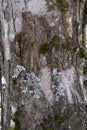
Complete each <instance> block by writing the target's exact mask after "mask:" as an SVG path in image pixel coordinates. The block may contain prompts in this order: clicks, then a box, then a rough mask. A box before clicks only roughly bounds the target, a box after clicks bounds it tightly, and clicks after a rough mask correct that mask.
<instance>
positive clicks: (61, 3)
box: [56, 0, 69, 12]
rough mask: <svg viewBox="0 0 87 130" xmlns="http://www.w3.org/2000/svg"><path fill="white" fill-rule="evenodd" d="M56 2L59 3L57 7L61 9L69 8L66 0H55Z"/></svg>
mask: <svg viewBox="0 0 87 130" xmlns="http://www.w3.org/2000/svg"><path fill="white" fill-rule="evenodd" d="M56 3H57V4H58V5H59V8H60V10H61V11H63V12H64V11H66V10H67V9H69V4H68V2H67V1H64V0H56Z"/></svg>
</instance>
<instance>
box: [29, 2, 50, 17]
mask: <svg viewBox="0 0 87 130" xmlns="http://www.w3.org/2000/svg"><path fill="white" fill-rule="evenodd" d="M28 10H29V11H31V12H32V14H34V15H40V16H43V15H45V14H46V13H47V5H46V1H45V0H30V1H29V3H28Z"/></svg>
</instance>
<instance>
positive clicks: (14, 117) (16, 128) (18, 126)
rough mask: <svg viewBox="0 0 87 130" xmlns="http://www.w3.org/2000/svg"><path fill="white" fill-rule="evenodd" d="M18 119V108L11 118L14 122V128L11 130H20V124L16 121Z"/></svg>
mask: <svg viewBox="0 0 87 130" xmlns="http://www.w3.org/2000/svg"><path fill="white" fill-rule="evenodd" d="M18 117H19V108H18V109H17V111H16V112H15V113H14V115H13V116H12V119H13V121H14V122H15V127H14V129H13V130H20V122H19V120H18Z"/></svg>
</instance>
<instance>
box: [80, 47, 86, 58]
mask: <svg viewBox="0 0 87 130" xmlns="http://www.w3.org/2000/svg"><path fill="white" fill-rule="evenodd" d="M79 49H80V58H84V59H87V52H86V50H85V48H83V47H80V48H79Z"/></svg>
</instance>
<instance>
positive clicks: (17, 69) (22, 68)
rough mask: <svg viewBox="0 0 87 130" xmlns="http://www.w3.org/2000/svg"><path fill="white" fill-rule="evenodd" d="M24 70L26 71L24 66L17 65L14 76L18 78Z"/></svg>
mask: <svg viewBox="0 0 87 130" xmlns="http://www.w3.org/2000/svg"><path fill="white" fill-rule="evenodd" d="M22 71H25V68H24V66H21V65H17V66H16V68H15V69H14V74H13V76H12V78H17V77H18V75H19V74H20V73H21V72H22Z"/></svg>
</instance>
